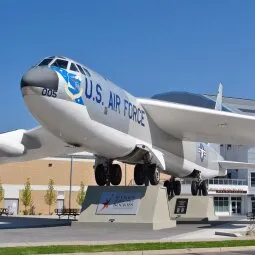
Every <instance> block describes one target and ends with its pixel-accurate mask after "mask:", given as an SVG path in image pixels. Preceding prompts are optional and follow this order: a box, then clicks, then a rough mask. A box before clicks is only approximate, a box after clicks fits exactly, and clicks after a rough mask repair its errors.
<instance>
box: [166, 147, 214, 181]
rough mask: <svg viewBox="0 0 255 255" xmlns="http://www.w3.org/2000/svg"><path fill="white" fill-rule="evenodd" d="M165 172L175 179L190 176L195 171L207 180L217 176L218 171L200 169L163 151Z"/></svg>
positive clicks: (192, 163) (200, 167) (194, 164)
mask: <svg viewBox="0 0 255 255" xmlns="http://www.w3.org/2000/svg"><path fill="white" fill-rule="evenodd" d="M163 154H164V159H165V165H166V172H167V173H168V174H170V175H173V176H175V177H185V176H188V175H190V174H191V173H192V172H193V171H194V170H195V169H196V170H198V171H200V172H201V175H202V177H203V178H205V179H208V178H211V177H215V176H217V175H219V169H209V168H205V167H202V166H200V165H198V164H196V163H194V162H192V161H189V160H187V159H185V158H181V157H178V156H176V155H174V154H172V153H169V152H165V151H164V153H163Z"/></svg>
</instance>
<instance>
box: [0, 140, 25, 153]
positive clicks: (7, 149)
mask: <svg viewBox="0 0 255 255" xmlns="http://www.w3.org/2000/svg"><path fill="white" fill-rule="evenodd" d="M0 151H2V152H3V153H4V154H6V155H8V156H12V157H15V156H21V155H23V154H24V153H25V146H24V145H23V144H21V143H17V142H13V141H1V140H0Z"/></svg>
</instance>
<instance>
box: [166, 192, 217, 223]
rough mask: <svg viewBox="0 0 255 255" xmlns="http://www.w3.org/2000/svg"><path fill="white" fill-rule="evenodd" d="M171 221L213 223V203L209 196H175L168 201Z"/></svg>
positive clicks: (215, 218)
mask: <svg viewBox="0 0 255 255" xmlns="http://www.w3.org/2000/svg"><path fill="white" fill-rule="evenodd" d="M169 210H170V215H171V218H172V219H176V220H177V221H187V222H188V221H189V222H191V221H214V220H218V219H219V217H218V216H215V211H214V201H213V197H211V196H191V195H187V196H183V195H181V196H175V197H173V198H171V199H170V201H169Z"/></svg>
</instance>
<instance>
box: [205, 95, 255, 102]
mask: <svg viewBox="0 0 255 255" xmlns="http://www.w3.org/2000/svg"><path fill="white" fill-rule="evenodd" d="M204 95H205V96H209V97H210V96H214V97H216V95H212V94H204ZM223 98H231V99H240V100H247V101H255V99H250V98H242V97H227V96H223Z"/></svg>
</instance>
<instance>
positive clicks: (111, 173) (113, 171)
mask: <svg viewBox="0 0 255 255" xmlns="http://www.w3.org/2000/svg"><path fill="white" fill-rule="evenodd" d="M121 179H122V171H121V167H120V165H118V164H112V163H111V162H110V161H108V162H107V161H105V162H103V163H99V164H97V165H96V168H95V180H96V183H97V185H98V186H105V185H106V186H110V184H112V185H119V184H120V183H121Z"/></svg>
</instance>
